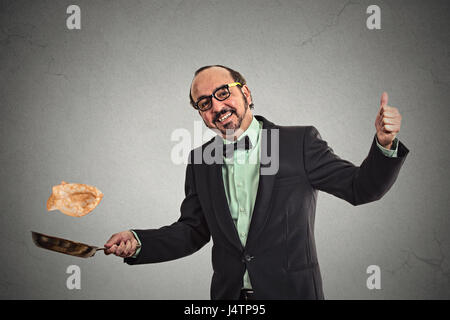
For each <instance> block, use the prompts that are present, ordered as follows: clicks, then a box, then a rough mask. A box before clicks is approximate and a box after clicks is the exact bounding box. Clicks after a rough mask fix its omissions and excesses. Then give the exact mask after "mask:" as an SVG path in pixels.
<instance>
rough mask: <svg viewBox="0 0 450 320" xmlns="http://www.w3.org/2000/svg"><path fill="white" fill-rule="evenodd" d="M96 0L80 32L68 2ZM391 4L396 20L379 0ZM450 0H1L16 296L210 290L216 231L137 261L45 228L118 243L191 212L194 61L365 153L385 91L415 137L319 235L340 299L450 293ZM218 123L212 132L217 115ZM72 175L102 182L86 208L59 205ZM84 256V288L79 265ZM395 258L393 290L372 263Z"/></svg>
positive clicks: (282, 116)
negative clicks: (86, 252)
mask: <svg viewBox="0 0 450 320" xmlns="http://www.w3.org/2000/svg"><path fill="white" fill-rule="evenodd" d="M74 3H75V4H78V5H79V6H80V7H81V26H82V28H81V30H72V31H71V30H68V29H67V28H66V18H67V17H68V15H67V14H66V8H67V6H68V5H70V4H74ZM370 4H377V5H379V6H380V7H381V19H382V20H381V21H382V22H381V27H382V29H381V30H368V29H367V28H366V18H367V17H368V15H367V14H366V8H367V7H368V6H369V5H370ZM449 9H450V2H449V1H331V0H330V1H316V0H314V1H313V0H310V1H288V0H278V1H275V0H270V1H269V0H265V1H234V0H231V1H218V0H214V1H212V0H211V1H162V0H161V1H137V0H133V1H82V0H77V1H74V2H72V1H13V0H11V1H4V0H2V1H0V61H1V63H0V75H1V76H0V81H1V83H0V107H1V111H0V112H1V113H0V116H1V117H0V132H1V147H0V148H1V156H0V161H1V165H0V181H1V184H0V185H1V190H0V203H1V210H2V212H1V216H0V223H1V234H0V239H1V244H2V249H1V251H0V252H1V253H0V254H1V261H2V263H1V270H0V298H4V299H17V298H19V299H29V298H42V299H54V298H58V299H75V298H77V299H96V298H102V299H103V298H108V299H109V298H112V299H117V298H125V299H129V298H137V299H141V298H145V299H209V285H210V277H211V275H212V268H211V262H210V259H211V258H210V250H211V243H209V244H208V245H207V246H205V247H204V248H203V249H202V250H200V251H199V252H198V253H196V254H194V255H192V256H189V257H187V258H183V259H179V260H177V261H172V262H167V263H162V264H153V265H142V266H134V267H130V266H128V265H126V264H124V263H123V262H122V259H119V258H117V257H114V256H104V255H103V254H102V253H99V254H97V255H96V256H95V257H93V258H90V259H86V260H85V259H79V258H75V257H70V256H66V255H61V254H57V253H54V252H50V251H46V250H43V249H40V248H37V247H35V246H34V244H33V243H32V241H31V236H30V230H35V231H39V232H43V233H47V234H53V235H56V236H61V237H66V238H69V239H73V240H77V241H82V242H86V243H91V244H95V245H103V244H104V243H105V241H106V240H107V239H108V238H109V237H110V235H111V234H113V233H115V232H118V231H121V230H125V229H129V228H156V227H159V226H163V225H166V224H170V223H172V222H174V221H175V220H176V219H177V218H178V216H179V206H180V203H181V201H182V200H183V195H184V194H183V192H184V191H183V186H184V172H185V166H184V165H175V164H174V163H172V161H171V159H170V153H171V150H172V148H173V147H174V145H175V144H176V143H175V142H173V141H171V140H170V136H171V133H172V132H173V131H174V130H175V129H177V128H186V129H187V130H189V131H190V132H193V128H194V121H198V120H199V119H200V118H199V116H198V114H197V113H196V112H194V110H193V109H192V108H191V107H190V106H189V103H188V88H189V85H190V82H191V79H192V75H193V72H194V71H195V70H196V69H197V68H198V67H200V66H203V65H207V64H216V63H218V64H224V65H229V66H231V67H234V68H235V69H237V70H239V71H241V72H242V73H243V74H244V75H245V76H246V78H247V80H248V85H249V87H250V89H251V90H252V93H253V98H254V100H255V113H256V114H261V115H264V116H265V117H266V118H268V119H270V120H271V121H273V122H275V123H277V124H282V125H314V126H316V127H317V128H318V129H319V131H320V133H321V134H322V137H323V138H324V139H325V140H327V141H328V142H329V144H330V145H331V146H332V148H333V149H334V151H335V152H336V153H337V154H338V155H340V156H341V157H342V158H345V159H348V160H350V161H352V162H354V163H356V164H360V163H361V161H362V160H363V159H364V157H365V156H366V155H367V152H368V150H369V147H370V143H371V141H372V139H373V136H374V133H375V127H374V121H375V116H376V113H377V111H378V108H379V99H380V95H381V93H382V92H383V91H387V92H388V93H389V96H390V100H389V104H390V105H392V106H395V107H397V108H398V109H399V110H400V112H401V113H402V115H403V124H402V129H401V132H400V134H399V138H400V140H401V141H402V142H403V143H404V144H405V145H406V146H407V147H408V148H409V149H410V150H411V152H410V154H409V156H408V159H407V160H406V163H405V165H404V167H403V169H402V171H401V172H400V175H399V178H398V180H397V182H396V184H395V185H394V186H393V188H392V189H391V191H390V192H389V193H388V194H387V195H386V196H385V197H384V198H383V199H382V200H380V201H378V202H375V203H371V204H367V205H364V206H361V207H352V206H351V205H350V204H348V203H346V202H344V201H342V200H340V199H337V198H334V197H332V196H330V195H328V194H325V193H320V194H319V200H318V201H319V202H318V208H317V218H316V229H315V230H316V239H317V249H318V255H319V261H320V264H321V270H322V274H323V282H324V290H325V294H326V298H328V299H417V298H419V299H430V298H447V299H448V298H450V264H449V262H450V261H449V258H448V256H447V255H448V252H450V251H449V248H450V236H449V232H448V231H449V226H450V221H449V218H448V212H449V197H448V188H449V183H448V181H449V178H450V177H449V169H448V159H449V157H448V147H449V126H448V121H449V112H448V101H449V97H450V93H449V92H450V91H449V80H450V72H449V69H450V68H449V49H450V46H449V44H450V32H449V28H448V21H449V12H450V10H449ZM204 130H206V129H204ZM61 180H65V181H69V182H79V183H87V184H92V185H95V186H97V187H98V188H99V189H100V190H101V191H103V193H104V194H105V196H104V198H103V200H102V202H101V204H100V205H99V206H98V207H97V208H96V209H95V210H94V211H93V212H91V213H90V214H88V215H87V216H85V217H82V218H72V217H69V216H66V215H63V214H61V213H59V212H56V211H53V212H47V211H46V208H45V202H46V200H47V198H48V197H49V195H50V193H51V186H52V185H55V184H59V183H60V181H61ZM72 264H75V265H78V266H80V268H81V290H68V289H67V288H66V279H67V277H68V274H66V268H67V267H68V266H69V265H72ZM373 264H374V265H379V266H380V268H381V272H382V277H381V286H382V289H381V290H368V289H367V287H366V279H367V277H368V275H367V274H366V268H367V267H368V266H369V265H373Z"/></svg>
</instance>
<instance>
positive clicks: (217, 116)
mask: <svg viewBox="0 0 450 320" xmlns="http://www.w3.org/2000/svg"><path fill="white" fill-rule="evenodd" d="M228 112H231V114H233V113H235V112H234V110H231V109H227V110H225V109H224V110H220V112H218V113H217V114H216V116H215V117H214V121H213V122H214V123H216V122H217V121H218V120H219V118H220V117H221V116H223V115H224V114H226V113H228Z"/></svg>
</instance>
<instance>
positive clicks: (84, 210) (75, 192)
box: [47, 181, 103, 217]
mask: <svg viewBox="0 0 450 320" xmlns="http://www.w3.org/2000/svg"><path fill="white" fill-rule="evenodd" d="M102 198H103V193H102V192H101V191H100V190H98V189H97V188H96V187H93V186H89V185H87V184H81V183H67V182H65V181H62V182H61V184H59V185H57V186H53V188H52V194H51V196H50V198H48V200H47V210H48V211H52V210H59V211H61V212H62V213H64V214H67V215H68V216H72V217H82V216H84V215H87V214H88V213H89V212H91V211H92V210H94V209H95V207H96V206H97V205H98V204H99V203H100V201H101V200H102Z"/></svg>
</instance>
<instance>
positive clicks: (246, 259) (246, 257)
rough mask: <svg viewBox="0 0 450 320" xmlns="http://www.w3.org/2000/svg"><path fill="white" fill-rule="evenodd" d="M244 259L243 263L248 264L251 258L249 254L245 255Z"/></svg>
mask: <svg viewBox="0 0 450 320" xmlns="http://www.w3.org/2000/svg"><path fill="white" fill-rule="evenodd" d="M244 259H245V261H247V262H250V261H252V259H253V257H252V256H251V255H249V254H246V255H245V257H244Z"/></svg>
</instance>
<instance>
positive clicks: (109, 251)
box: [104, 244, 117, 255]
mask: <svg viewBox="0 0 450 320" xmlns="http://www.w3.org/2000/svg"><path fill="white" fill-rule="evenodd" d="M116 250H117V245H116V244H113V245H112V246H111V248H109V249H106V250H105V251H104V252H105V254H106V255H110V254H111V253H116Z"/></svg>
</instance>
